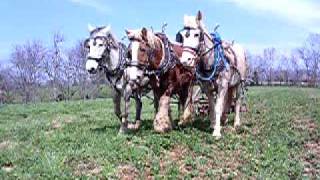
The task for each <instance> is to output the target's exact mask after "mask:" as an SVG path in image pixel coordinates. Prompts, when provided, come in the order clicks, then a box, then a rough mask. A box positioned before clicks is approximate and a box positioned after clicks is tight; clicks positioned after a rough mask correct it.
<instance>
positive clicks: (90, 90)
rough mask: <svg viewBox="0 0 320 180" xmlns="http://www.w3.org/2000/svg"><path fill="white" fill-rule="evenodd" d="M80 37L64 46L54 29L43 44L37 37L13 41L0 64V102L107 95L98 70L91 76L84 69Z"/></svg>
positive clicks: (83, 53)
mask: <svg viewBox="0 0 320 180" xmlns="http://www.w3.org/2000/svg"><path fill="white" fill-rule="evenodd" d="M82 42H83V41H78V42H76V43H75V44H74V45H73V46H72V47H70V48H64V44H65V38H64V36H63V35H62V34H61V33H55V34H54V35H53V37H52V42H51V44H49V45H48V46H46V45H45V44H44V43H43V42H41V41H36V40H34V41H28V42H25V43H24V44H19V45H16V46H15V47H14V48H13V50H12V52H11V55H10V59H9V64H8V65H6V66H4V65H1V64H0V102H2V103H21V102H24V103H29V102H45V101H61V100H70V99H88V98H96V97H99V96H108V95H109V93H110V92H106V91H108V90H107V89H105V88H104V89H102V86H100V84H103V83H105V78H104V76H103V75H102V74H101V75H99V76H92V77H90V75H89V74H88V73H87V72H86V70H85V61H86V60H85V57H86V50H85V49H84V47H83V43H82Z"/></svg>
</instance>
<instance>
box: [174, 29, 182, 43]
mask: <svg viewBox="0 0 320 180" xmlns="http://www.w3.org/2000/svg"><path fill="white" fill-rule="evenodd" d="M176 42H178V43H183V36H182V35H181V31H179V32H178V33H177V34H176Z"/></svg>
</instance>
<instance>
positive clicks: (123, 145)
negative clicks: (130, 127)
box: [0, 87, 320, 179]
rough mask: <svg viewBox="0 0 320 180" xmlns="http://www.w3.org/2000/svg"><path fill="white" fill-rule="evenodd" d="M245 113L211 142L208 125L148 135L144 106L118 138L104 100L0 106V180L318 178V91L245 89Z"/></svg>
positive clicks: (148, 111)
mask: <svg viewBox="0 0 320 180" xmlns="http://www.w3.org/2000/svg"><path fill="white" fill-rule="evenodd" d="M248 107H249V112H248V113H245V114H243V115H242V126H241V129H240V130H239V132H235V131H234V130H233V129H232V125H233V122H232V121H231V122H228V124H227V125H226V126H224V127H223V131H222V135H223V137H222V139H220V140H214V138H213V137H212V131H211V130H209V121H208V119H204V120H203V119H197V121H196V122H195V123H194V125H193V126H190V127H187V128H183V129H180V128H179V127H175V129H174V131H172V132H170V133H168V134H156V133H154V131H153V129H152V119H153V117H154V114H153V105H152V104H151V102H150V100H147V99H145V100H144V102H143V113H142V114H143V116H142V117H143V118H142V119H143V123H142V128H141V129H140V131H138V132H136V133H133V134H128V135H121V136H119V135H117V133H118V130H119V124H120V123H119V121H118V119H117V118H116V116H115V115H114V114H113V105H112V100H111V99H98V100H90V101H71V102H60V103H41V104H35V105H4V106H1V108H0V165H1V170H0V179H54V178H56V179H57V178H58V179H70V178H76V177H78V178H81V177H83V178H87V177H89V178H102V179H104V178H106V179H110V178H111V179H118V178H129V179H147V178H148V179H163V178H165V179H176V178H186V179H193V178H195V179H212V178H224V179H226V178H235V179H247V178H262V179H265V178H272V179H291V178H298V179H301V178H303V177H309V178H320V140H319V139H320V129H319V126H320V90H319V89H307V88H283V87H281V88H279V87H276V88H274V87H273V88H269V87H254V88H250V89H249V92H248ZM132 109H133V108H132ZM172 110H173V112H172V114H173V117H174V118H177V112H176V111H177V108H176V107H173V109H172ZM231 116H233V115H231ZM230 119H233V118H230Z"/></svg>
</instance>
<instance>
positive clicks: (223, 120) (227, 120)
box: [221, 118, 229, 126]
mask: <svg viewBox="0 0 320 180" xmlns="http://www.w3.org/2000/svg"><path fill="white" fill-rule="evenodd" d="M228 122H229V118H226V119H222V120H221V123H222V125H223V126H225V125H227V124H228Z"/></svg>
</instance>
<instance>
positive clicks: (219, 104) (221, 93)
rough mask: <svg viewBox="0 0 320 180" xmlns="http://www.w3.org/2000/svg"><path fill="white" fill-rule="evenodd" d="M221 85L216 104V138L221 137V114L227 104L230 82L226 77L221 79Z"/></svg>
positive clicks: (214, 134)
mask: <svg viewBox="0 0 320 180" xmlns="http://www.w3.org/2000/svg"><path fill="white" fill-rule="evenodd" d="M221 83H222V84H221V86H219V87H218V94H217V100H216V104H215V108H214V111H215V116H216V117H215V119H216V121H215V125H214V131H213V134H212V135H213V136H214V137H216V138H220V137H221V116H222V113H223V110H224V105H225V96H226V93H227V90H228V82H227V80H226V79H222V80H221Z"/></svg>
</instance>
